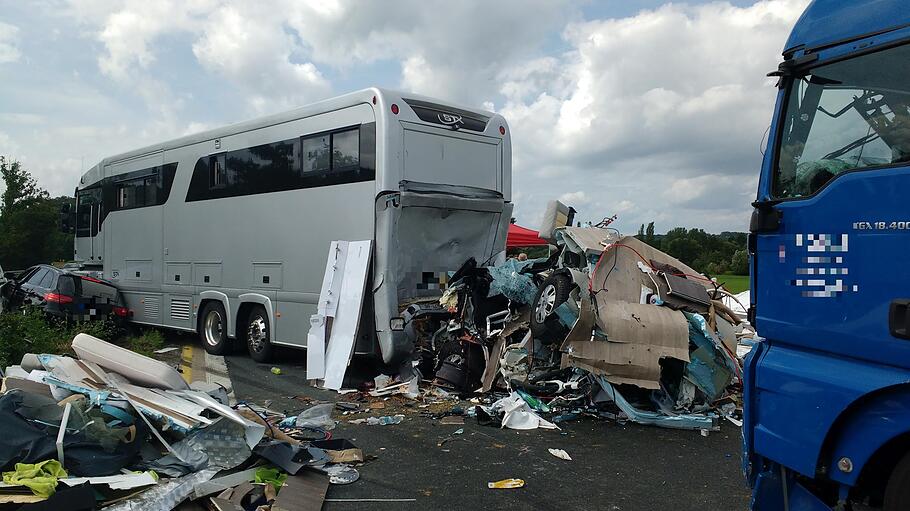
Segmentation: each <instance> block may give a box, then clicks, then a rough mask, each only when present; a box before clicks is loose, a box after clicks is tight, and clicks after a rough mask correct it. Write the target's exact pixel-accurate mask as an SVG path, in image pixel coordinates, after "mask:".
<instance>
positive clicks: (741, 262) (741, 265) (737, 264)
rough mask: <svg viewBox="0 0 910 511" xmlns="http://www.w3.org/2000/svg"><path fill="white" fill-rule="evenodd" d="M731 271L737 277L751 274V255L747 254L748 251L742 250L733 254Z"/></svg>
mask: <svg viewBox="0 0 910 511" xmlns="http://www.w3.org/2000/svg"><path fill="white" fill-rule="evenodd" d="M730 271H731V272H732V273H734V274H735V275H748V274H749V253H748V252H746V249H744V248H741V249H739V250H737V251H736V252H734V253H733V258H732V261H731V262H730Z"/></svg>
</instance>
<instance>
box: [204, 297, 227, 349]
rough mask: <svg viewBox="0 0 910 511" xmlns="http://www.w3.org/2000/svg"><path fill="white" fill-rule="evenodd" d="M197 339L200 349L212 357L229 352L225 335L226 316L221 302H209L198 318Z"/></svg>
mask: <svg viewBox="0 0 910 511" xmlns="http://www.w3.org/2000/svg"><path fill="white" fill-rule="evenodd" d="M199 339H200V340H201V341H202V347H203V348H205V351H206V352H208V353H211V354H212V355H226V354H228V353H230V351H231V340H230V339H229V338H228V335H227V315H226V314H225V313H224V305H221V302H217V301H209V302H206V304H205V306H204V307H203V308H202V314H201V315H200V316H199Z"/></svg>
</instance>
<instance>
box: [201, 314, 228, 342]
mask: <svg viewBox="0 0 910 511" xmlns="http://www.w3.org/2000/svg"><path fill="white" fill-rule="evenodd" d="M223 329H224V326H223V322H222V321H221V314H219V313H218V311H214V310H213V311H209V313H208V314H206V316H205V326H204V327H203V330H204V331H205V342H206V343H208V345H209V346H217V345H218V344H219V343H220V342H221V335H222V332H223V331H224V330H223Z"/></svg>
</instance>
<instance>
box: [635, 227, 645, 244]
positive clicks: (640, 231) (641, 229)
mask: <svg viewBox="0 0 910 511" xmlns="http://www.w3.org/2000/svg"><path fill="white" fill-rule="evenodd" d="M635 237H636V238H638V239H640V240H642V241H644V240H645V224H641V227H639V228H638V234H636V235H635Z"/></svg>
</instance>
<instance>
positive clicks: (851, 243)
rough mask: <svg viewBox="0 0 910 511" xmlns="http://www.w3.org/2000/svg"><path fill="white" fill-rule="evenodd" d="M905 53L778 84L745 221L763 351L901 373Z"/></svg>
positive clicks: (908, 182) (907, 245)
mask: <svg viewBox="0 0 910 511" xmlns="http://www.w3.org/2000/svg"><path fill="white" fill-rule="evenodd" d="M908 58H910V49H908V46H907V45H906V44H904V45H902V46H898V47H892V48H890V49H886V50H881V51H878V52H876V53H870V54H866V55H862V56H858V57H854V58H851V59H849V60H844V61H840V62H836V63H831V64H826V65H822V66H819V67H816V68H813V69H811V70H809V71H808V72H807V73H806V74H804V75H801V76H794V77H791V78H785V79H784V82H783V83H784V91H783V96H782V101H783V102H782V105H783V108H782V111H781V112H780V114H779V115H778V117H777V119H776V120H775V124H776V126H775V129H774V130H772V133H777V140H776V141H775V143H774V144H773V152H769V153H770V154H769V155H768V160H767V161H766V163H765V172H764V173H763V179H762V183H761V184H760V194H759V197H760V200H759V201H758V202H756V203H755V206H756V210H755V212H754V213H753V222H752V231H753V240H752V249H753V252H754V254H755V259H754V260H753V303H754V304H755V307H756V308H755V311H754V314H755V324H756V327H757V328H758V331H759V333H761V334H762V335H763V336H765V337H767V338H769V339H771V340H772V341H774V342H778V343H784V344H789V345H797V346H802V347H805V348H809V349H812V350H821V351H826V352H831V353H836V354H840V355H844V356H849V357H855V358H860V359H866V360H869V361H874V362H883V361H884V362H885V363H889V364H894V365H901V366H904V367H908V366H910V340H907V339H910V335H908V333H910V330H908V329H907V327H908V326H910V325H908V324H907V322H908V320H910V313H908V310H910V272H908V271H907V270H906V268H904V266H905V263H904V261H905V258H906V254H907V250H908V249H910V208H908V207H907V193H906V190H908V188H910V169H908V163H910V68H908V67H907V66H906V65H905V64H904V63H906V62H907V59H908Z"/></svg>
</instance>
